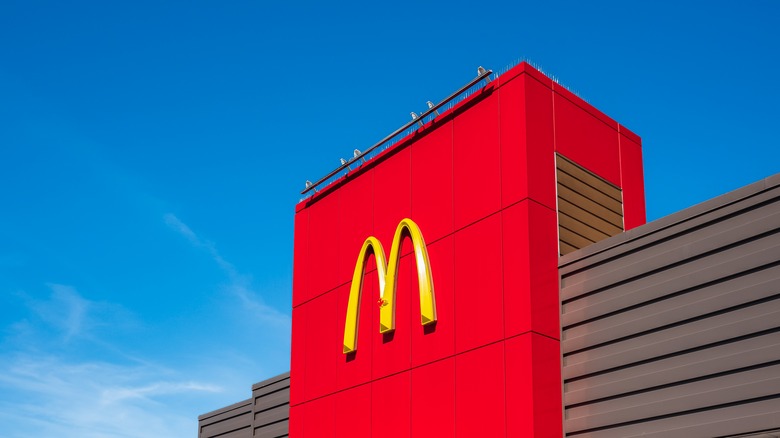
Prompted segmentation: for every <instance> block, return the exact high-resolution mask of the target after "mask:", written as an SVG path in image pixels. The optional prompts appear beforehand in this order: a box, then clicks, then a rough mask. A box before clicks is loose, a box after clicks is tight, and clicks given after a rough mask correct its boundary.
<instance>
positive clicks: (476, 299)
mask: <svg viewBox="0 0 780 438" xmlns="http://www.w3.org/2000/svg"><path fill="white" fill-rule="evenodd" d="M501 271H502V267H501V216H500V215H497V214H496V215H493V216H490V217H488V218H486V219H484V220H481V221H479V222H477V223H475V224H473V225H471V226H469V227H467V228H464V229H463V230H460V231H458V232H457V233H455V351H456V352H458V353H460V352H463V351H466V350H470V349H472V348H476V347H479V346H482V345H485V344H488V343H490V342H495V341H497V340H499V339H502V338H503V337H504V318H503V314H504V312H503V308H504V300H503V287H502V272H501Z"/></svg>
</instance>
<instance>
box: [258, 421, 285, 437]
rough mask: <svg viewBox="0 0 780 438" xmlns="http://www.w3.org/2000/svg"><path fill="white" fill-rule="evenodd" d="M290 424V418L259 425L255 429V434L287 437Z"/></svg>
mask: <svg viewBox="0 0 780 438" xmlns="http://www.w3.org/2000/svg"><path fill="white" fill-rule="evenodd" d="M289 430H290V424H289V420H284V421H281V422H279V423H274V424H269V425H267V426H263V427H259V428H257V429H255V436H256V437H258V436H260V437H264V438H279V437H285V436H287V434H288V433H289V432H288V431H289Z"/></svg>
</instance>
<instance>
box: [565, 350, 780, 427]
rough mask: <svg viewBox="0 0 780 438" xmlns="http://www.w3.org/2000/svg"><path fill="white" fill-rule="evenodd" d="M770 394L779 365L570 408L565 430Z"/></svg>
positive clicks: (777, 388)
mask: <svg viewBox="0 0 780 438" xmlns="http://www.w3.org/2000/svg"><path fill="white" fill-rule="evenodd" d="M773 394H780V365H774V366H768V367H763V368H758V369H752V370H748V371H744V372H739V373H735V374H727V375H723V376H718V377H715V378H711V379H705V380H698V381H694V382H690V383H687V384H684V385H676V386H670V387H666V388H662V389H659V390H656V391H650V392H643V393H640V394H635V395H631V396H626V397H619V398H615V399H611V400H605V401H602V402H599V403H592V404H587V405H584V406H579V407H574V408H570V409H568V410H567V413H566V418H567V420H568V421H567V422H566V429H567V430H569V431H575V430H584V429H592V428H596V427H602V426H607V425H610V424H614V423H625V422H630V421H636V420H641V419H643V418H648V417H657V416H662V415H668V414H674V413H677V412H684V411H689V410H694V409H700V408H706V407H709V406H716V405H723V404H726V403H734V402H740V401H743V400H750V399H755V398H759V397H765V396H771V395H773Z"/></svg>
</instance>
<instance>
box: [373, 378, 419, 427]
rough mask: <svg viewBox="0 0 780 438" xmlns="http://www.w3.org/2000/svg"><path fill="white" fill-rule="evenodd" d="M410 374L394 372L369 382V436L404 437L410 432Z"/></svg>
mask: <svg viewBox="0 0 780 438" xmlns="http://www.w3.org/2000/svg"><path fill="white" fill-rule="evenodd" d="M410 393H411V374H410V372H409V371H405V372H403V373H399V374H394V375H392V376H389V377H385V378H383V379H379V380H375V381H374V382H373V383H372V384H371V437H372V438H404V437H408V436H409V435H410V433H411V425H410V418H411V413H412V412H411V403H410V401H411V396H410Z"/></svg>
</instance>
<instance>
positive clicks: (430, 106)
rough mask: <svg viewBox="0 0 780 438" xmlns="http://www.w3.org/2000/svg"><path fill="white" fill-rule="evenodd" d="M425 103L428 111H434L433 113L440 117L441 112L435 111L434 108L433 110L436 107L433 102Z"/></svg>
mask: <svg viewBox="0 0 780 438" xmlns="http://www.w3.org/2000/svg"><path fill="white" fill-rule="evenodd" d="M425 103H426V104H428V111H430V110H433V112H434V113H435V114H436V115H437V116H438V115H439V110H437V109H434V108H433V107H434V106H435V105H434V104H433V102H431V101H430V100H429V101H427V102H425Z"/></svg>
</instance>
